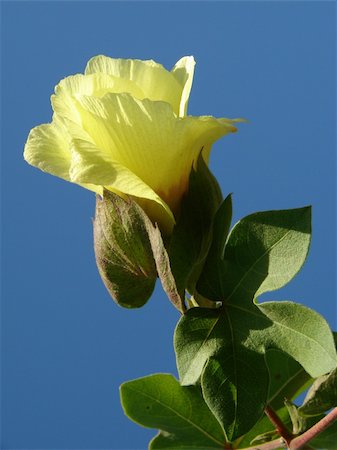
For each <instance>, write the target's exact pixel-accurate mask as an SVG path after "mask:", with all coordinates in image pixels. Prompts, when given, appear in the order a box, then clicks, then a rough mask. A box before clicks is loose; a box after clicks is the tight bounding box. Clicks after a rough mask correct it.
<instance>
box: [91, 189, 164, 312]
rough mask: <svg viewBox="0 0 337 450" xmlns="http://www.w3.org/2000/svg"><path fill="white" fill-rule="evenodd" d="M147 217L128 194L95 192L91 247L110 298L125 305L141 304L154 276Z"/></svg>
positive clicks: (155, 273)
mask: <svg viewBox="0 0 337 450" xmlns="http://www.w3.org/2000/svg"><path fill="white" fill-rule="evenodd" d="M150 226H152V224H151V222H150V219H149V218H148V217H147V215H146V214H145V213H144V211H143V210H142V209H141V207H140V206H138V205H137V203H136V202H135V201H134V200H132V199H131V198H128V199H127V200H124V199H122V198H121V197H119V196H118V195H116V194H114V193H112V192H109V191H106V190H105V191H104V198H103V199H100V197H98V196H97V200H96V214H95V219H94V248H95V255H96V262H97V266H98V270H99V273H100V275H101V278H102V280H103V282H104V284H105V286H106V288H107V290H108V291H109V293H110V295H111V296H112V298H113V299H114V300H115V301H116V303H118V304H119V305H121V306H124V307H126V308H138V307H140V306H143V305H144V304H145V303H146V302H147V300H148V299H149V297H150V296H151V294H152V291H153V288H154V285H155V283H156V279H157V271H156V266H155V261H154V259H153V254H152V249H151V244H150V239H149V236H148V228H149V227H150Z"/></svg>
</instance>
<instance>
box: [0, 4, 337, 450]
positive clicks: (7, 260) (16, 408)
mask: <svg viewBox="0 0 337 450" xmlns="http://www.w3.org/2000/svg"><path fill="white" fill-rule="evenodd" d="M1 6H2V21H3V29H2V39H3V44H2V45H3V49H2V101H3V109H2V170H3V173H2V183H3V186H2V187H3V202H2V207H3V210H2V221H3V224H2V225H3V226H2V233H3V234H2V235H3V249H2V252H3V255H2V256H3V275H4V277H3V280H4V281H3V293H2V294H3V295H2V316H3V324H2V346H3V359H2V386H3V393H2V394H3V398H2V402H3V403H2V443H1V448H3V449H38V448H43V449H45V450H46V449H96V450H97V449H116V450H123V449H134V450H136V449H137V450H143V449H145V448H146V447H147V443H148V441H149V439H150V437H151V436H153V435H154V432H153V431H152V430H146V429H142V428H140V427H138V426H137V425H135V424H133V423H132V422H130V421H129V420H128V419H127V418H126V417H124V415H123V412H122V410H121V407H120V405H119V398H118V386H119V385H120V383H121V382H123V381H126V380H129V379H132V378H137V377H140V376H144V375H147V374H150V373H155V372H171V373H176V368H175V358H174V353H173V349H172V333H173V329H174V326H175V324H176V321H177V320H178V313H177V312H176V311H175V310H174V308H173V307H172V306H171V305H170V304H169V302H168V300H166V298H165V296H164V295H163V293H162V290H161V288H160V286H159V285H157V288H156V290H155V293H154V295H153V297H152V299H151V300H150V302H149V303H148V304H147V305H146V307H144V308H143V309H141V310H137V311H128V310H124V309H121V308H119V307H117V306H116V305H115V304H114V303H113V302H112V301H111V300H110V298H109V296H108V294H107V292H106V291H105V288H104V286H103V283H102V282H101V280H100V278H99V276H98V273H97V270H96V265H95V260H94V254H93V246H92V220H91V219H92V217H93V214H94V202H95V199H94V196H93V195H92V194H91V193H90V192H88V191H86V190H84V189H81V188H79V187H78V186H75V185H71V184H70V183H66V182H64V181H62V180H59V179H57V178H54V177H52V176H50V175H46V174H43V173H42V172H39V171H38V170H36V169H33V168H32V167H30V166H28V165H27V164H26V163H25V162H24V161H23V158H22V151H23V146H24V143H25V140H26V137H27V135H28V132H29V130H30V128H32V127H33V126H35V125H38V124H40V123H45V122H48V121H50V119H51V107H50V102H49V97H50V95H51V93H52V91H53V88H54V86H55V85H56V84H57V82H58V81H59V80H60V79H61V78H64V77H65V76H67V75H70V74H74V73H78V72H81V71H83V69H84V66H85V63H86V61H87V60H88V59H89V58H90V57H92V56H94V55H96V54H105V55H109V56H112V57H131V58H140V59H155V60H157V61H158V62H161V63H162V64H164V65H165V66H166V67H167V68H170V67H172V66H173V65H174V63H175V62H176V61H177V60H178V59H179V58H180V57H181V56H184V55H190V54H192V55H194V57H195V59H196V61H197V66H196V74H195V79H194V85H193V88H192V94H191V99H190V104H189V113H190V114H192V115H205V114H211V115H214V116H218V117H222V116H225V117H226V116H227V117H245V118H247V119H248V120H249V122H248V123H246V124H242V125H240V127H239V128H240V130H239V132H238V133H237V134H235V135H232V136H227V137H225V138H224V139H223V140H222V141H220V142H219V143H217V144H216V145H215V146H214V150H213V153H212V158H211V167H212V169H213V172H214V173H215V174H216V176H217V177H218V179H219V181H220V184H221V186H222V189H223V193H224V195H226V194H227V193H228V192H233V201H234V219H235V221H236V220H238V219H239V218H240V217H243V216H244V215H247V214H250V213H252V212H255V211H259V210H268V209H283V208H294V207H300V206H304V205H308V204H312V205H313V241H312V248H311V252H310V255H309V258H308V261H307V263H306V265H305V267H304V269H303V270H302V272H301V273H300V274H299V275H298V276H297V277H296V278H295V280H293V281H292V282H291V283H290V284H289V286H287V287H286V288H284V289H282V290H280V291H279V292H276V293H273V294H272V295H266V296H265V297H264V298H266V299H270V300H275V299H276V300H278V299H287V300H295V301H298V302H300V303H304V304H306V305H308V306H310V307H313V308H314V309H316V310H318V311H319V312H320V313H322V314H323V315H324V316H325V317H326V318H327V320H328V321H329V323H330V324H331V326H334V327H336V284H335V274H336V255H335V252H336V154H335V149H336V146H335V121H336V112H335V75H336V74H335V55H336V48H335V36H334V34H335V3H334V2H324V1H323V2H321V1H317V2H296V1H294V2H282V1H280V2H274V1H270V2H263V1H262V2H252V1H251V2H241V1H240V2H235V1H233V2H227V1H222V2H221V1H216V2H206V1H205V2H191V1H188V2H139V1H138V2H109V1H106V2H99V1H96V2H93V1H92V2H81V1H74V2H61V1H60V2H56V1H55V2H29V1H26V2H2V5H1Z"/></svg>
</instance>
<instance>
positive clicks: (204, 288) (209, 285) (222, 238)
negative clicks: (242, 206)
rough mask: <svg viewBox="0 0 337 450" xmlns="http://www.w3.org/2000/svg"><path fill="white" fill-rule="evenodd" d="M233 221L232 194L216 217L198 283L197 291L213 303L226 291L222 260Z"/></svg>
mask: <svg viewBox="0 0 337 450" xmlns="http://www.w3.org/2000/svg"><path fill="white" fill-rule="evenodd" d="M231 221H232V196H231V194H230V195H228V196H227V197H226V198H225V200H224V201H223V202H222V204H221V206H220V207H219V209H218V211H217V213H216V215H215V217H214V225H213V239H212V245H211V248H210V250H209V252H208V255H207V259H206V262H205V265H204V268H203V270H202V273H201V275H200V278H199V280H198V283H197V291H198V292H200V293H203V294H204V295H205V296H207V298H209V299H210V300H213V301H218V300H219V298H221V295H219V293H221V292H223V291H224V288H223V286H222V283H223V281H224V278H223V271H224V267H223V261H222V260H223V256H224V254H223V253H224V249H225V243H226V240H227V237H228V233H229V228H230V225H231Z"/></svg>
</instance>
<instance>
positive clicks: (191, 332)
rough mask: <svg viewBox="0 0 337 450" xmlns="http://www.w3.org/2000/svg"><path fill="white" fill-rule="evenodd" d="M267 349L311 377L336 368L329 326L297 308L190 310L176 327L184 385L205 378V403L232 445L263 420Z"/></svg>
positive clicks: (272, 305) (270, 305)
mask: <svg viewBox="0 0 337 450" xmlns="http://www.w3.org/2000/svg"><path fill="white" fill-rule="evenodd" d="M269 348H276V349H279V350H282V351H284V352H286V353H287V354H289V355H290V356H292V357H293V358H294V359H296V360H297V361H298V362H299V363H300V364H301V365H302V366H303V367H304V369H305V370H306V371H307V372H308V373H309V374H310V375H311V376H313V377H316V376H319V375H321V374H323V373H326V372H327V371H329V370H331V369H333V368H334V367H336V351H335V347H334V344H333V338H332V333H331V331H330V329H329V326H328V324H327V323H326V322H325V321H324V319H323V318H322V317H321V316H319V314H317V313H316V312H314V311H312V310H310V309H308V308H305V307H304V306H302V305H298V304H296V303H292V302H268V303H263V304H261V305H256V304H254V303H248V304H246V305H245V304H243V305H242V306H239V305H235V304H227V305H226V304H225V305H223V306H222V308H220V309H218V310H207V309H203V308H192V309H190V310H189V311H187V313H186V314H185V315H184V316H183V317H182V318H181V319H180V321H179V323H178V325H177V328H176V332H175V349H176V353H177V365H178V371H179V376H180V380H181V382H182V384H183V385H190V384H194V383H196V382H198V381H199V379H200V377H201V385H202V390H203V395H204V398H205V401H206V403H207V404H208V406H209V407H210V409H211V410H212V412H213V414H214V415H215V416H216V417H217V419H218V420H219V421H220V423H221V424H222V425H223V428H224V430H225V432H226V435H227V438H228V440H234V439H236V438H238V437H239V436H241V435H243V434H244V433H246V432H248V431H249V429H250V428H252V427H253V426H254V424H255V423H256V422H257V421H258V420H259V419H260V417H261V415H262V411H263V409H264V407H265V405H266V402H267V398H268V385H269V374H268V369H267V364H266V362H265V356H264V354H265V352H266V350H267V349H269ZM215 393H217V395H216V396H215ZM215 397H216V400H215Z"/></svg>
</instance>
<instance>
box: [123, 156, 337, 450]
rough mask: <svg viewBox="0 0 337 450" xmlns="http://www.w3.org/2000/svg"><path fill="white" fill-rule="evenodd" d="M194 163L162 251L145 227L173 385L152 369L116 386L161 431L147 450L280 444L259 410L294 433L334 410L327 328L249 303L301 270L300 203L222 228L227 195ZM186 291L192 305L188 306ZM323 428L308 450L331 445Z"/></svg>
mask: <svg viewBox="0 0 337 450" xmlns="http://www.w3.org/2000/svg"><path fill="white" fill-rule="evenodd" d="M205 167H206V166H205V165H204V163H203V162H202V161H200V160H199V165H198V171H199V172H198V176H196V175H195V172H194V171H192V174H191V179H190V191H189V193H188V195H187V196H186V198H185V203H184V206H183V210H182V214H181V217H180V220H179V221H178V223H177V227H176V230H175V232H174V234H173V236H172V238H171V242H170V243H169V244H168V245H167V243H166V245H165V244H164V242H163V239H162V237H161V235H160V232H159V230H158V229H157V228H156V227H154V226H152V225H151V226H149V224H148V223H147V224H146V229H147V233H148V238H149V241H150V245H151V249H152V254H153V256H154V260H155V263H156V268H157V272H158V274H159V277H160V279H161V281H162V284H163V287H164V289H165V291H166V292H167V294H168V296H169V298H170V299H171V301H172V302H173V303H174V304H175V306H176V307H177V308H178V309H179V310H180V311H181V312H183V313H184V314H183V316H182V317H181V319H180V320H179V322H178V325H177V327H176V330H175V337H174V345H175V351H176V356H177V366H178V372H179V377H180V384H179V382H178V381H177V380H175V379H174V378H173V377H172V376H170V375H163V374H161V375H152V376H149V377H145V378H142V379H139V380H134V381H131V382H128V383H125V384H124V385H122V387H121V397H122V404H123V407H124V410H125V412H126V414H127V415H128V416H129V417H130V418H131V419H132V420H134V421H136V422H137V423H140V424H142V425H143V426H147V427H151V428H156V429H159V430H160V432H159V434H158V435H157V436H156V437H155V438H154V439H153V440H152V441H151V443H150V447H149V448H150V449H151V450H155V449H157V450H164V449H167V450H182V449H184V450H188V449H190V450H193V449H199V450H201V449H203V450H207V449H209V450H211V449H220V448H221V449H223V448H224V447H225V446H226V445H227V446H228V443H229V442H230V443H232V445H233V448H238V449H240V448H246V447H249V446H251V445H259V444H261V443H262V442H268V441H270V440H272V439H277V438H278V437H279V436H278V434H277V433H276V431H275V426H274V425H273V424H272V423H271V422H270V420H269V419H268V418H267V417H266V415H264V409H265V407H266V405H269V407H271V408H273V410H274V411H276V413H277V415H278V416H279V417H280V419H281V420H282V421H283V423H284V424H285V425H286V426H288V428H289V429H291V427H292V430H293V433H294V434H297V433H300V432H303V431H304V430H306V429H307V428H308V427H310V426H311V425H312V424H313V423H315V421H317V420H319V418H320V417H321V416H318V414H321V413H322V412H323V411H326V410H327V409H328V408H329V407H332V406H333V405H335V404H336V402H335V398H336V370H335V369H336V365H337V355H336V349H335V345H334V340H333V335H332V332H331V330H330V328H329V326H328V324H327V323H326V321H325V320H324V319H323V318H322V317H321V316H320V315H319V314H318V313H316V312H315V311H313V310H311V309H309V308H306V307H305V306H303V305H300V304H297V303H294V302H290V301H282V302H275V301H269V302H263V303H259V302H258V297H259V295H261V294H263V293H265V292H269V291H273V290H276V289H279V288H281V287H282V286H284V285H285V284H287V283H288V282H289V281H290V280H291V279H292V278H293V277H294V276H295V275H296V274H297V272H298V271H299V270H300V268H301V267H302V265H303V263H304V261H305V259H306V256H307V253H308V249H309V245H310V239H311V210H310V208H309V207H306V208H299V209H293V210H284V211H266V212H262V213H256V214H252V215H250V216H247V217H245V218H243V219H242V220H240V221H239V222H238V223H237V224H236V225H235V226H234V227H233V229H232V230H231V232H229V230H230V223H231V217H232V202H231V196H230V195H229V196H228V197H227V198H226V199H225V200H224V201H223V202H222V203H221V205H220V206H219V202H220V196H219V191H218V188H217V185H216V184H215V183H213V184H212V183H210V182H209V173H208V171H207V170H206V169H205ZM206 185H208V188H209V189H208V190H207V189H206V190H204V192H203V193H202V191H203V189H204V188H205V186H206ZM198 198H199V202H198V201H197V200H198ZM209 200H210V201H209ZM216 208H218V209H217V212H215V210H216ZM184 209H185V212H184ZM205 214H206V216H205V217H204V215H205ZM186 289H187V290H188V291H189V292H190V293H191V294H193V297H194V299H193V301H194V304H195V305H198V307H193V308H190V309H189V310H187V311H185V305H184V294H185V290H186ZM201 305H203V306H206V307H201ZM330 372H331V373H330ZM328 373H330V375H328V376H327V375H326V374H328ZM317 377H322V378H319V379H318V380H319V381H317V382H316V383H315V384H314V385H313V387H312V388H311V390H309V393H308V395H307V398H306V400H305V402H304V405H302V407H300V408H298V407H297V406H296V405H295V404H294V403H293V401H294V400H295V398H296V396H298V395H299V394H300V393H301V392H303V391H304V390H305V389H306V388H307V387H308V386H309V384H311V383H312V381H313V379H315V378H317ZM315 414H317V415H316V416H315V417H314V418H307V417H304V416H306V415H315ZM331 429H333V427H331V428H330V429H328V430H325V431H324V432H323V433H322V435H321V437H320V439H321V440H319V439H318V441H317V442H318V443H319V444H315V445H316V447H315V448H326V449H328V450H330V449H331V450H333V449H335V447H334V446H333V445H334V444H332V440H331V431H330V430H331ZM226 443H227V444H226ZM317 445H318V446H317ZM280 446H281V447H282V445H281V441H280ZM320 446H322V447H320Z"/></svg>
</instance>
